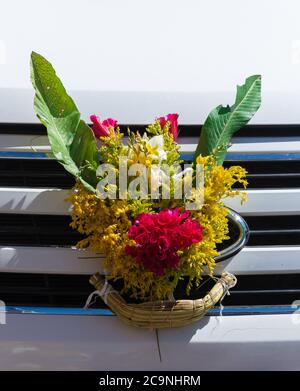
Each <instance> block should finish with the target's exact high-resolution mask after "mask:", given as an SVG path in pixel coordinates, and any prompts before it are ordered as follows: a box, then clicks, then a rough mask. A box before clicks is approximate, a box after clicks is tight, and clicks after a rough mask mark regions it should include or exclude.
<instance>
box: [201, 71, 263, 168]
mask: <svg viewBox="0 0 300 391" xmlns="http://www.w3.org/2000/svg"><path fill="white" fill-rule="evenodd" d="M260 103H261V76H260V75H253V76H250V77H248V78H247V79H246V81H245V84H244V85H242V86H237V93H236V99H235V103H234V105H233V106H231V107H230V106H226V107H224V106H222V105H220V106H217V107H216V108H215V109H213V110H212V111H211V112H210V113H209V115H208V117H207V119H206V121H205V122H204V125H203V127H202V130H201V136H200V140H199V144H198V147H197V149H196V152H195V155H194V162H195V161H196V158H197V156H199V155H200V154H201V155H202V156H207V155H213V156H214V158H215V160H216V162H217V164H218V165H221V164H222V163H223V161H224V159H225V155H226V152H227V149H228V146H229V143H230V140H231V137H232V136H233V134H234V133H235V132H236V131H237V130H238V129H240V128H241V127H243V126H244V125H246V124H247V122H248V121H249V120H250V119H251V118H252V117H253V115H254V114H255V113H256V111H257V110H258V108H259V106H260Z"/></svg>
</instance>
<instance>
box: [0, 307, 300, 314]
mask: <svg viewBox="0 0 300 391" xmlns="http://www.w3.org/2000/svg"><path fill="white" fill-rule="evenodd" d="M220 311H221V310H220V307H215V308H212V309H211V310H209V311H208V312H207V314H206V315H207V316H219V315H228V316H230V315H271V314H272V315H273V314H293V313H296V312H297V313H298V312H299V311H300V305H277V306H276V305H273V306H272V305H271V306H228V307H224V308H223V310H222V314H221V312H220ZM1 312H6V313H7V314H29V315H73V316H76V315H77V316H115V315H114V313H113V312H112V311H111V310H109V309H105V308H89V309H84V308H69V307H25V306H7V307H3V306H2V307H0V313H1Z"/></svg>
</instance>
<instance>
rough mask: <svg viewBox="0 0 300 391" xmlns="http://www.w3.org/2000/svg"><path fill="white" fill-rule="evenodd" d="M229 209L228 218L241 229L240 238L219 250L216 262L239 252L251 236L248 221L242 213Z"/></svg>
mask: <svg viewBox="0 0 300 391" xmlns="http://www.w3.org/2000/svg"><path fill="white" fill-rule="evenodd" d="M228 209H229V214H228V219H229V220H231V221H232V222H233V223H235V225H236V226H237V227H238V229H239V238H238V239H237V241H236V242H235V243H233V244H232V245H230V246H229V247H227V248H225V249H224V250H221V251H220V252H219V255H218V256H217V257H215V261H216V262H222V261H225V260H226V259H228V258H231V257H233V256H234V255H236V254H237V253H239V252H240V251H241V250H242V249H243V247H245V245H246V244H247V242H248V239H249V236H250V230H249V227H248V225H247V223H246V221H245V220H244V219H243V217H242V216H241V215H239V214H238V213H237V212H235V211H234V210H232V209H230V208H228Z"/></svg>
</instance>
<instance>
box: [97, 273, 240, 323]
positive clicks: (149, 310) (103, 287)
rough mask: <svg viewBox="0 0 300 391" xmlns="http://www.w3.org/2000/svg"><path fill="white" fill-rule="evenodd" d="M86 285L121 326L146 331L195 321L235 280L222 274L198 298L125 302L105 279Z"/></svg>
mask: <svg viewBox="0 0 300 391" xmlns="http://www.w3.org/2000/svg"><path fill="white" fill-rule="evenodd" d="M90 283H91V284H92V285H93V286H94V287H95V288H96V289H97V291H98V292H99V295H100V296H101V297H102V298H103V300H104V301H105V303H106V304H107V305H108V306H109V308H110V309H111V310H112V311H113V312H114V313H115V314H116V315H117V316H118V317H119V318H120V319H121V320H122V321H123V322H125V323H127V324H129V325H131V326H135V327H140V328H148V329H162V328H171V327H181V326H186V325H188V324H190V323H193V322H197V321H198V320H199V319H201V318H202V317H203V316H204V315H205V314H206V312H207V311H208V310H209V309H210V308H212V307H214V306H215V304H216V303H217V302H218V301H219V300H220V299H221V298H222V297H224V295H225V294H226V293H227V292H228V290H229V289H230V288H231V287H233V286H234V285H235V284H236V278H235V276H234V275H232V274H230V273H223V274H222V275H221V278H220V279H219V280H218V281H217V282H216V284H215V285H214V286H213V288H212V289H211V290H210V292H209V293H208V294H207V295H206V296H205V297H204V298H202V299H197V300H176V301H167V300H166V301H151V302H146V303H141V304H131V303H126V301H125V300H124V299H123V297H122V296H121V295H120V293H119V292H117V291H116V290H114V289H113V288H112V286H111V285H110V284H108V282H107V281H106V280H105V277H103V276H101V275H100V274H99V273H96V274H95V275H93V276H92V277H91V278H90Z"/></svg>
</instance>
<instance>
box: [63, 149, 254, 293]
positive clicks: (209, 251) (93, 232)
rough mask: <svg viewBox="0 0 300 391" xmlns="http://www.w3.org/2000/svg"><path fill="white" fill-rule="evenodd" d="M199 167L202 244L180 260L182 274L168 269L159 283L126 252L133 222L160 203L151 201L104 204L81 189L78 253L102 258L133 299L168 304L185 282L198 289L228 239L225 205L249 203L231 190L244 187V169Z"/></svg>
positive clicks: (76, 202)
mask: <svg viewBox="0 0 300 391" xmlns="http://www.w3.org/2000/svg"><path fill="white" fill-rule="evenodd" d="M197 163H199V164H203V166H204V173H205V186H204V205H203V207H202V209H200V210H198V211H191V215H192V217H193V218H194V219H197V220H198V221H199V223H200V224H201V225H202V227H203V228H204V233H203V240H202V241H201V242H199V243H197V244H194V245H192V246H190V247H189V248H188V249H187V250H185V251H183V252H181V253H180V254H179V255H180V259H181V260H180V265H179V268H178V269H176V270H175V269H170V270H168V271H167V272H166V273H165V275H163V276H159V277H158V276H156V275H154V274H153V273H152V272H149V271H146V270H145V269H143V267H142V266H140V265H138V264H137V262H136V260H135V259H134V258H133V257H131V256H129V255H126V254H125V252H124V250H125V247H126V246H127V245H133V244H134V242H133V241H132V240H131V239H129V238H128V228H129V227H130V226H131V224H132V222H133V220H134V218H135V217H136V216H137V215H138V214H140V213H142V212H153V211H154V207H155V208H157V206H158V204H157V203H156V205H155V204H154V203H152V202H151V200H101V199H99V198H98V197H97V195H95V194H90V193H88V192H87V191H86V190H85V189H84V188H83V187H82V186H81V185H80V184H77V185H76V186H75V187H74V188H73V189H72V191H71V193H70V196H69V199H68V200H69V201H70V202H71V203H72V206H73V208H72V223H71V226H72V227H73V228H74V229H77V230H78V231H79V232H80V233H82V234H85V235H86V238H85V239H83V240H82V241H80V242H79V243H78V247H80V248H87V249H90V250H93V251H97V252H101V253H104V254H105V257H106V258H105V262H104V267H105V269H106V272H107V273H108V275H109V278H112V279H121V278H122V279H123V281H124V289H123V291H124V292H127V293H129V294H131V295H132V296H133V297H135V298H140V299H143V300H146V299H151V300H154V299H164V298H167V297H168V296H169V295H170V294H172V293H173V291H174V288H175V287H176V285H177V283H178V281H179V279H181V278H182V277H183V276H188V277H189V279H190V284H189V287H190V286H191V283H195V284H196V285H197V284H199V283H200V280H201V275H202V274H203V268H204V267H205V266H206V267H207V269H208V272H209V273H210V274H211V275H212V274H213V270H214V265H215V262H214V257H215V256H217V255H218V251H217V249H216V245H217V244H218V243H221V242H222V241H224V240H226V239H228V220H227V217H226V216H227V214H228V210H227V209H226V207H224V203H223V202H224V200H223V199H224V198H225V197H232V196H235V195H240V196H241V198H242V201H243V200H244V199H245V195H244V193H242V192H240V191H239V190H233V189H232V187H233V186H234V185H235V184H236V183H237V182H239V183H241V184H242V185H243V186H244V187H246V185H247V182H246V180H245V175H246V171H245V170H244V169H243V168H241V167H230V168H224V167H222V166H217V165H216V164H215V163H214V161H213V160H212V159H211V158H210V157H201V156H200V157H198V159H197ZM163 203H164V207H169V208H170V207H175V206H176V207H181V208H182V209H183V208H184V204H183V201H180V200H170V201H168V202H167V201H166V200H165V201H164V202H163ZM154 205H155V206H154Z"/></svg>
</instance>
